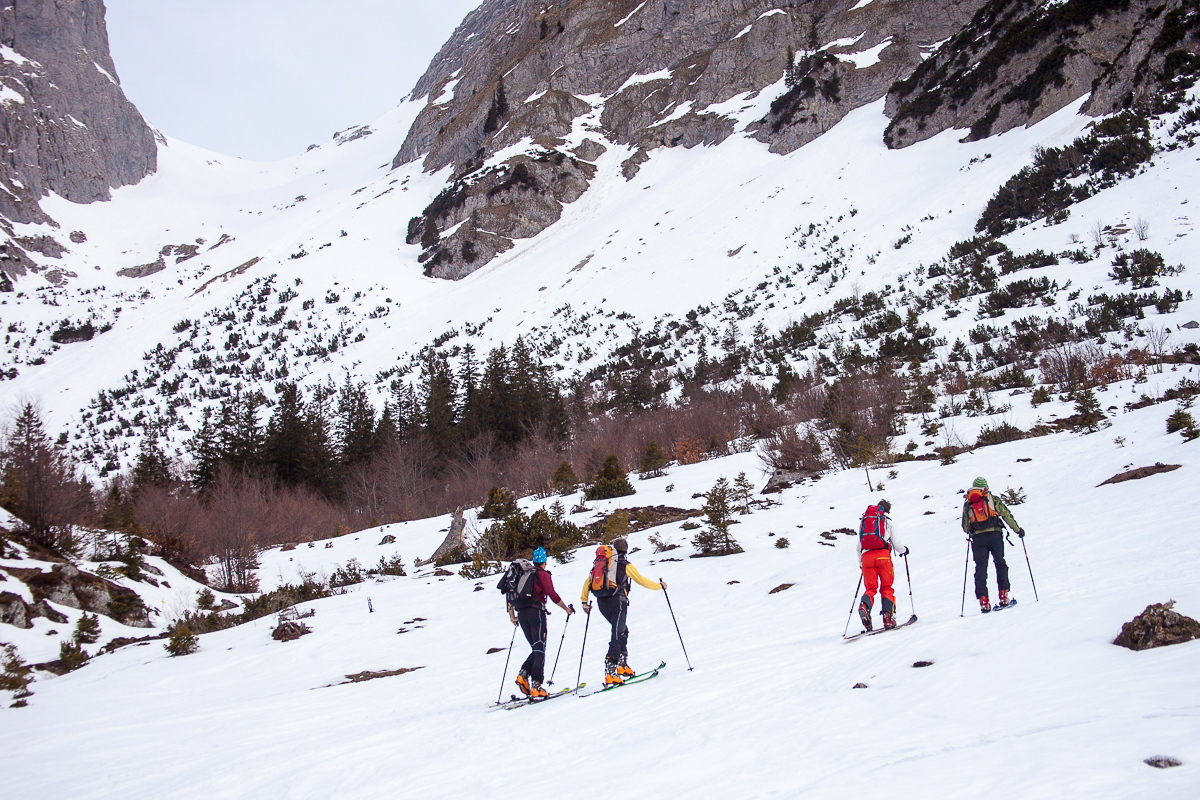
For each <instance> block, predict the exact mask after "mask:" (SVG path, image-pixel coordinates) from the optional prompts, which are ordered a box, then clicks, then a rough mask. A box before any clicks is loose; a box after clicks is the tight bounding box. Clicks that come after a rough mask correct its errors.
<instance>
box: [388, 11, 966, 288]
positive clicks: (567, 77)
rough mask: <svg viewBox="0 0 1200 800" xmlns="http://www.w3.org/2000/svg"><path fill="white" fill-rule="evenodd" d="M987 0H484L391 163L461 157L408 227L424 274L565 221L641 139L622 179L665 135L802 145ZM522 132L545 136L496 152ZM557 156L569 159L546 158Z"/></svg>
mask: <svg viewBox="0 0 1200 800" xmlns="http://www.w3.org/2000/svg"><path fill="white" fill-rule="evenodd" d="M983 2H984V0H917V1H916V2H912V1H911V0H904V1H902V0H874V2H871V3H868V4H866V5H863V6H862V7H861V8H859V7H856V6H859V5H861V4H859V3H851V2H848V0H811V1H810V2H799V0H733V1H732V2H722V3H714V2H711V0H666V2H653V3H648V2H642V1H641V0H618V1H617V2H613V1H612V0H573V1H572V2H565V1H562V0H560V1H559V2H546V0H536V1H535V0H485V2H483V3H482V4H481V5H480V6H479V7H478V8H477V9H476V10H475V11H474V12H472V13H471V14H470V15H468V16H467V18H466V19H465V20H464V22H463V23H462V25H460V26H459V28H458V29H457V30H456V31H455V32H454V35H453V36H452V37H451V38H450V40H449V41H448V42H447V43H446V45H445V46H444V47H443V48H442V50H441V51H440V52H439V53H438V55H437V57H436V58H435V59H434V60H433V62H432V64H431V65H430V68H429V70H428V71H427V72H426V73H425V75H424V76H423V77H422V78H421V80H420V81H419V82H418V83H417V86H416V88H415V89H414V90H413V92H412V95H411V96H412V97H413V98H421V97H424V98H426V103H427V104H426V106H425V108H424V109H423V110H422V111H421V113H420V114H419V115H418V117H417V119H416V121H415V122H414V124H413V126H412V128H411V129H410V131H409V133H408V136H407V138H406V140H405V141H404V143H403V145H402V146H401V148H400V150H399V152H398V153H397V154H396V157H395V159H394V160H393V166H399V165H401V164H405V163H408V162H411V161H415V160H417V159H423V166H424V168H425V169H426V170H427V171H436V170H439V169H442V168H444V167H447V166H453V167H454V170H453V174H454V178H453V179H452V181H451V185H450V186H449V187H448V188H447V190H446V192H443V193H442V195H440V196H439V197H438V199H436V200H435V201H434V202H433V203H432V204H431V205H430V207H429V208H427V209H426V211H425V213H424V214H423V215H422V216H420V217H416V218H414V220H413V221H412V222H411V223H410V225H409V230H408V241H409V243H412V244H416V243H418V242H419V243H421V245H422V247H423V250H424V253H423V255H422V262H423V263H424V264H425V271H426V274H428V275H433V276H436V277H444V278H461V277H463V276H465V275H467V274H470V273H471V272H473V271H474V270H476V269H479V268H480V267H482V266H483V265H484V264H486V263H487V262H488V261H490V260H491V259H492V258H493V257H495V256H496V255H497V254H499V253H503V252H504V251H506V250H508V249H509V248H511V247H512V240H513V239H517V238H524V237H528V236H533V235H535V234H537V233H539V232H540V231H542V230H544V229H545V228H546V227H548V226H549V225H551V224H553V223H554V222H556V221H557V220H558V219H559V217H560V216H561V207H562V205H563V204H566V203H570V202H573V201H574V200H575V199H577V198H578V197H579V196H580V195H582V193H583V192H584V191H586V190H587V188H588V185H589V183H590V181H591V180H592V178H593V177H594V168H593V167H592V166H591V164H592V163H594V161H595V159H597V158H599V157H600V154H601V153H603V152H604V149H606V148H609V147H611V146H612V145H619V146H625V147H627V148H631V149H632V150H633V152H632V155H630V156H629V157H628V158H627V159H625V161H624V162H623V163H622V172H623V174H624V175H625V177H626V178H631V177H632V176H633V175H635V174H636V173H637V170H638V167H639V165H640V164H641V163H643V162H644V161H645V160H646V159H647V158H648V152H649V151H651V150H653V149H655V148H659V147H697V146H702V145H713V144H718V143H720V142H722V141H724V140H725V139H726V138H728V137H729V136H731V135H733V134H734V133H737V132H740V131H741V132H746V133H748V134H749V135H752V136H754V137H755V138H757V139H759V140H760V141H763V142H766V143H768V144H769V145H770V148H771V150H772V152H776V153H788V152H791V151H793V150H795V149H797V148H798V147H800V146H802V145H804V144H805V143H807V142H809V141H811V140H812V139H814V138H816V137H817V136H820V135H821V134H822V133H824V132H825V131H827V130H829V129H830V128H831V127H832V126H833V125H835V124H836V123H837V122H838V121H839V120H840V119H841V118H842V117H844V116H845V115H846V114H847V113H848V112H849V111H851V110H853V109H855V108H858V107H859V106H862V105H864V104H866V103H870V102H873V101H875V100H878V99H879V98H881V97H883V96H884V94H885V93H886V92H887V90H888V87H890V86H891V85H892V84H893V83H894V82H895V81H896V80H898V79H900V78H903V77H905V76H907V75H908V74H909V73H911V72H912V71H913V70H914V69H916V68H917V66H918V65H919V64H920V63H921V60H922V58H924V57H926V56H927V55H928V53H929V51H930V50H931V49H932V48H933V46H934V45H935V44H936V43H937V42H939V41H942V40H944V39H947V38H949V37H950V36H952V35H953V34H954V33H956V32H957V31H958V30H959V29H960V28H961V27H962V26H963V25H965V24H966V23H967V22H968V21H969V20H970V19H971V18H972V15H973V14H974V13H975V11H976V9H978V8H979V7H980V6H981V5H982V4H983ZM789 57H790V60H789ZM785 73H786V75H787V79H786V82H787V84H788V85H786V86H785V85H784V79H785ZM763 91H770V92H772V93H773V94H777V95H778V96H777V97H775V98H774V102H773V103H772V105H771V110H770V112H769V113H768V114H767V115H766V116H765V117H764V118H761V119H748V118H747V117H746V115H747V114H751V115H753V114H754V112H752V111H751V109H753V108H754V107H755V104H756V102H758V101H760V100H761V99H762V98H761V96H760V95H761V93H762V92H763ZM717 106H719V108H716V107H717ZM597 111H598V114H597V113H596V112H597ZM584 115H595V117H593V118H592V119H591V120H589V121H588V122H586V123H585V130H586V131H587V132H588V134H589V138H590V141H591V142H593V143H594V144H595V145H596V147H588V148H587V150H586V151H585V150H584V149H583V148H581V147H576V148H575V149H574V151H572V152H569V153H568V152H565V150H564V149H563V146H564V144H565V143H566V137H567V136H568V134H570V133H572V131H574V130H575V126H576V125H577V124H579V121H580V118H581V117H583V116H584ZM575 132H576V135H577V133H578V131H575ZM576 141H578V140H576ZM523 142H533V143H534V144H535V145H536V147H537V148H538V150H536V151H535V154H530V153H529V152H528V151H527V152H526V154H524V155H519V156H515V157H512V158H509V159H507V160H506V161H505V163H503V164H500V165H488V166H486V167H485V166H484V165H485V164H487V162H488V159H489V158H490V157H491V156H492V155H493V154H494V153H496V152H498V151H500V150H502V149H504V148H507V147H510V146H514V145H519V144H521V143H523ZM536 153H540V155H539V154H536ZM563 158H569V159H571V160H570V162H569V165H568V168H562V169H558V170H554V169H551V168H550V167H549V166H547V163H546V162H547V159H552V160H553V166H555V167H562V166H563V165H562V161H561V159H563ZM522 167H523V168H524V173H523V176H522V177H526V176H532V177H533V179H534V181H536V185H537V189H536V190H534V187H533V183H534V181H524V182H523V183H518V184H515V185H513V186H510V187H508V189H510V190H511V191H507V192H506V193H504V194H501V192H503V191H505V190H497V186H499V185H501V184H502V183H504V182H506V181H509V180H510V179H511V178H512V176H513V175H516V174H517V172H518V170H520V169H521V168H522ZM564 173H565V174H564ZM455 226H458V227H455ZM452 228H453V229H454V230H453V231H452V232H451V233H449V234H447V233H446V232H447V231H450V230H451V229H452ZM435 229H436V230H435Z"/></svg>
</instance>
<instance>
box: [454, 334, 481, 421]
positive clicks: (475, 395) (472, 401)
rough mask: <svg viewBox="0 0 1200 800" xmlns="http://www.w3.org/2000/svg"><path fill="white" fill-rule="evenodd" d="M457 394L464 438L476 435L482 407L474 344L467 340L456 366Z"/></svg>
mask: <svg viewBox="0 0 1200 800" xmlns="http://www.w3.org/2000/svg"><path fill="white" fill-rule="evenodd" d="M457 378H458V387H459V396H460V397H461V399H462V402H461V408H460V409H459V412H458V418H459V427H460V428H461V430H462V436H463V439H464V440H468V441H469V440H470V439H473V438H474V437H476V436H478V435H479V433H480V432H482V430H483V424H484V420H483V409H482V408H481V407H480V391H481V386H480V375H479V362H478V361H477V360H476V359H475V345H473V344H471V343H470V342H468V343H467V344H465V345H464V346H463V354H462V361H461V362H460V363H459V366H458V376H457Z"/></svg>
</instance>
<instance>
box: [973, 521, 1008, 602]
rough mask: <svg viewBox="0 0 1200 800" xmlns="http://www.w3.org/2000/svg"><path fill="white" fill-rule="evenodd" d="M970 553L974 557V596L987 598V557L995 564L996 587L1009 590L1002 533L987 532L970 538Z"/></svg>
mask: <svg viewBox="0 0 1200 800" xmlns="http://www.w3.org/2000/svg"><path fill="white" fill-rule="evenodd" d="M971 552H972V553H973V554H974V556H975V596H976V597H987V596H988V589H987V571H988V555H989V554H990V555H991V557H992V559H993V560H994V561H995V562H996V585H997V586H999V587H1000V588H1001V589H1003V590H1004V591H1006V592H1007V591H1008V590H1009V583H1008V564H1007V562H1005V560H1004V532H1003V531H987V532H986V533H977V534H975V535H974V536H972V537H971Z"/></svg>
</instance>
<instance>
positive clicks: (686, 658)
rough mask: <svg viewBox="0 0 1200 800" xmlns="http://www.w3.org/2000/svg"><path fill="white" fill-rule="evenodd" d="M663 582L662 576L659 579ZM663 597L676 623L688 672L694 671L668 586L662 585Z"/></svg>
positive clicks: (676, 631) (676, 630) (672, 619)
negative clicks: (672, 605)
mask: <svg viewBox="0 0 1200 800" xmlns="http://www.w3.org/2000/svg"><path fill="white" fill-rule="evenodd" d="M658 582H659V583H662V578H659V579H658ZM662 590H663V597H665V598H667V608H668V609H670V611H671V621H672V622H674V623H675V634H676V635H677V636H678V637H679V646H680V647H682V648H683V660H684V661H686V662H687V665H688V672H691V671H692V660H691V659H690V658H688V654H687V645H685V644H684V643H683V634H682V633H680V632H679V620H677V619H675V609H674V608H671V595H669V594H667V587H665V586H664V587H662Z"/></svg>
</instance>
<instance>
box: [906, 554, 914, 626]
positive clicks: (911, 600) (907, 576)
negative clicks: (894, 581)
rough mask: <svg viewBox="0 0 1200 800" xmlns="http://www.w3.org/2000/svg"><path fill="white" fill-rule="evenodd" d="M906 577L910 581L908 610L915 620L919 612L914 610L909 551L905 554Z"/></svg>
mask: <svg viewBox="0 0 1200 800" xmlns="http://www.w3.org/2000/svg"><path fill="white" fill-rule="evenodd" d="M904 577H905V578H907V579H908V610H909V611H911V612H912V615H913V618H914V619H915V618H916V616H917V610H916V609H915V608H913V597H912V575H910V574H909V572H908V551H905V553H904Z"/></svg>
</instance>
